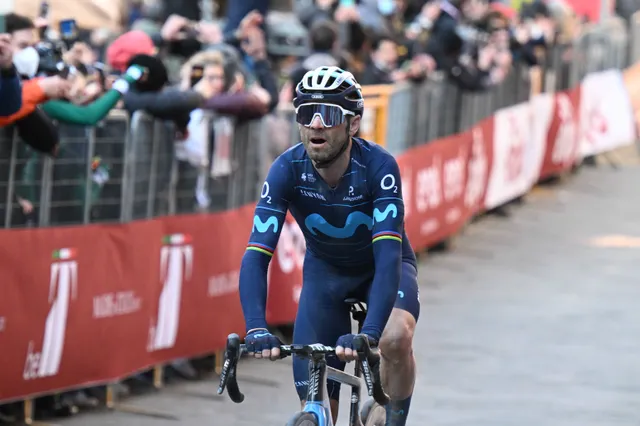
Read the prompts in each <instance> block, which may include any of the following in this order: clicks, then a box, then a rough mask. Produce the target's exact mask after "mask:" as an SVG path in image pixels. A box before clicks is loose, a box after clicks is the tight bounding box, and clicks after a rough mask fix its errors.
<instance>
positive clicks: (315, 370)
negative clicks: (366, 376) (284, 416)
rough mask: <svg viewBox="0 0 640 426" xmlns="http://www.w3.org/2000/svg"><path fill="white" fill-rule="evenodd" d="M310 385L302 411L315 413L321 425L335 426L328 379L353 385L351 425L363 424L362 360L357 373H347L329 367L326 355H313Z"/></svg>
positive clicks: (356, 367)
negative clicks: (361, 395)
mask: <svg viewBox="0 0 640 426" xmlns="http://www.w3.org/2000/svg"><path fill="white" fill-rule="evenodd" d="M309 362H310V364H311V368H310V371H309V385H308V391H307V402H306V403H305V406H304V408H303V410H302V411H305V412H307V413H313V414H315V415H316V416H317V417H318V424H319V425H320V426H334V425H333V417H332V415H331V405H330V404H329V397H328V395H327V380H334V381H336V382H339V383H342V384H345V385H349V386H351V406H350V413H349V426H362V421H361V419H360V387H361V383H360V375H361V366H360V361H356V366H355V374H353V375H352V374H349V373H345V372H344V371H340V370H336V369H335V368H332V367H328V366H327V361H326V359H325V357H324V355H317V356H313V357H311V359H310V361H309Z"/></svg>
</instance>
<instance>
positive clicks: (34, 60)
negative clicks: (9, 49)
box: [13, 47, 40, 78]
mask: <svg viewBox="0 0 640 426" xmlns="http://www.w3.org/2000/svg"><path fill="white" fill-rule="evenodd" d="M39 64H40V56H39V55H38V51H37V50H36V49H35V48H33V47H27V48H25V49H22V50H21V51H19V52H18V53H14V55H13V65H14V66H15V67H16V71H18V74H20V75H22V76H25V77H28V78H33V77H34V76H35V75H36V73H37V72H38V65H39Z"/></svg>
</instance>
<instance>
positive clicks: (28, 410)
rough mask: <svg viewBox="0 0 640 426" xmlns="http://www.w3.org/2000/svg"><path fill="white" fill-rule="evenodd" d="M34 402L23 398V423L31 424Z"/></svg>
mask: <svg viewBox="0 0 640 426" xmlns="http://www.w3.org/2000/svg"><path fill="white" fill-rule="evenodd" d="M33 413H34V404H33V399H25V400H24V423H25V424H27V425H32V424H33Z"/></svg>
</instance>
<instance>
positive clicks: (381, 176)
mask: <svg viewBox="0 0 640 426" xmlns="http://www.w3.org/2000/svg"><path fill="white" fill-rule="evenodd" d="M369 185H370V186H371V193H372V194H373V231H372V244H373V256H374V261H375V274H374V276H373V283H372V285H371V290H370V292H369V303H368V314H367V318H366V319H365V321H364V324H363V328H362V332H363V333H365V334H367V335H369V336H371V337H373V338H375V339H376V340H379V339H380V336H382V330H384V327H385V325H386V324H387V320H388V319H389V316H390V315H391V311H392V310H393V305H394V303H395V300H396V295H397V293H398V287H399V285H400V275H401V270H402V234H403V232H402V231H403V227H404V203H403V201H402V186H401V182H400V169H399V167H398V163H396V161H395V159H394V158H390V159H388V160H387V161H386V162H385V163H384V164H383V165H382V167H380V169H379V170H378V171H377V172H376V173H375V175H374V176H373V178H372V179H371V180H370V182H369Z"/></svg>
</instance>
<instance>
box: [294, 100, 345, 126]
mask: <svg viewBox="0 0 640 426" xmlns="http://www.w3.org/2000/svg"><path fill="white" fill-rule="evenodd" d="M347 115H351V116H355V114H354V113H353V112H351V111H347V110H346V109H344V108H342V107H340V106H338V105H330V104H314V103H311V104H303V105H300V106H299V107H298V108H296V121H297V122H298V123H299V124H302V125H303V126H310V125H311V123H313V120H315V118H316V116H318V117H320V121H321V122H322V125H323V126H324V127H335V126H339V125H341V124H342V123H344V122H345V121H346V116H347Z"/></svg>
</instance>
